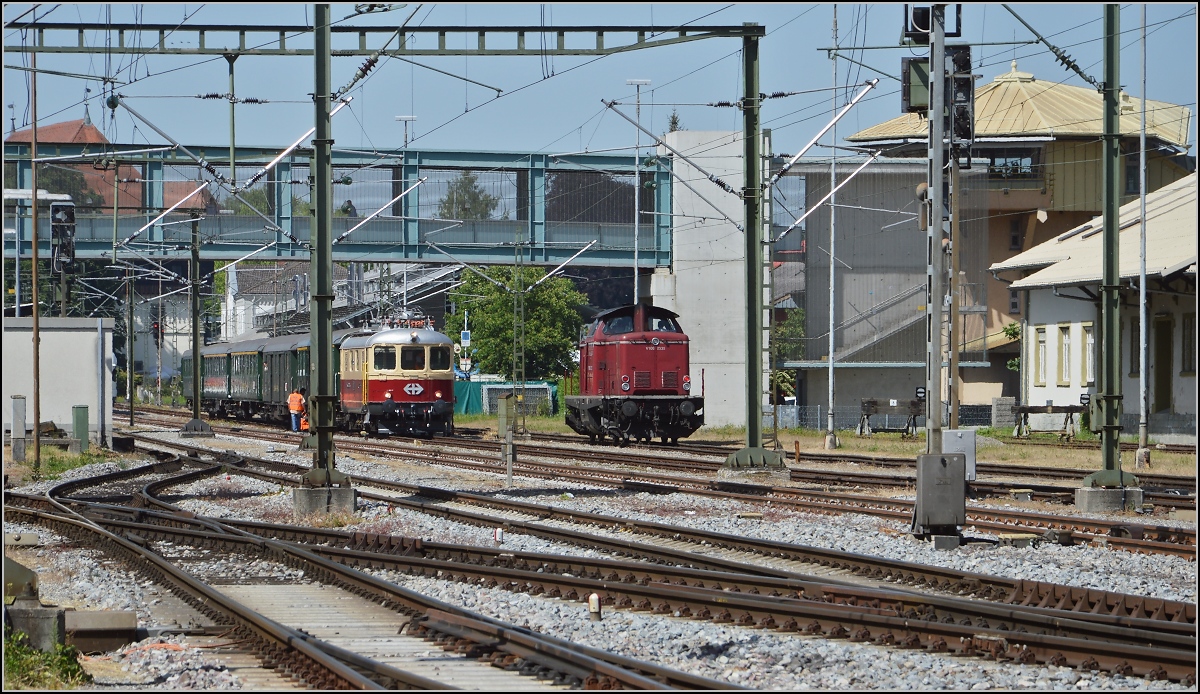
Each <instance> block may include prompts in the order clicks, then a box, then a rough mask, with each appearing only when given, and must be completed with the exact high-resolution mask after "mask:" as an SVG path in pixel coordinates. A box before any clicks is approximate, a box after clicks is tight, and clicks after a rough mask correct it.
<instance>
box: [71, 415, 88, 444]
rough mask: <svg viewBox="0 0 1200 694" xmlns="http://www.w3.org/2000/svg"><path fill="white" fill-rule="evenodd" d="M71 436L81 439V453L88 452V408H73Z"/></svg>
mask: <svg viewBox="0 0 1200 694" xmlns="http://www.w3.org/2000/svg"><path fill="white" fill-rule="evenodd" d="M71 436H74V437H75V438H77V439H79V452H80V453H87V452H88V441H89V439H88V408H87V405H75V406H73V407H72V408H71Z"/></svg>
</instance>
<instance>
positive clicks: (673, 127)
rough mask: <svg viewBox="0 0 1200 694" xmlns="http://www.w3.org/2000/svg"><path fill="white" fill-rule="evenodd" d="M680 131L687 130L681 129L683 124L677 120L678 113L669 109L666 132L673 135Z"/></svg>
mask: <svg viewBox="0 0 1200 694" xmlns="http://www.w3.org/2000/svg"><path fill="white" fill-rule="evenodd" d="M680 130H687V128H685V127H683V122H682V121H680V120H679V112H678V111H676V110H675V109H671V117H670V118H669V119H668V120H667V132H669V133H673V132H677V131H680Z"/></svg>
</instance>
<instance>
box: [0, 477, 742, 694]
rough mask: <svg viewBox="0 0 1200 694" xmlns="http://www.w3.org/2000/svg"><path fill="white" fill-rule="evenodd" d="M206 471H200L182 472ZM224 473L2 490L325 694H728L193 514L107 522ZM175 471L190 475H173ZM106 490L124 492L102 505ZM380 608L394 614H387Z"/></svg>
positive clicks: (40, 520) (22, 510)
mask: <svg viewBox="0 0 1200 694" xmlns="http://www.w3.org/2000/svg"><path fill="white" fill-rule="evenodd" d="M196 466H199V467H200V469H191V470H186V471H185V469H186V468H188V467H196ZM219 469H220V468H219V467H218V468H216V469H214V468H213V467H212V466H211V465H204V463H203V462H201V461H199V460H196V459H192V460H186V459H174V460H171V461H167V462H162V463H158V464H155V465H151V466H147V467H146V468H139V469H134V470H129V471H122V472H119V473H113V474H111V475H105V476H103V478H101V479H85V480H76V481H73V482H70V483H67V484H64V485H59V486H58V487H55V488H54V489H53V490H51V491H50V492H49V493H47V494H46V495H45V496H31V495H16V494H8V493H6V498H5V501H6V503H5V513H6V517H8V516H9V515H10V514H11V517H12V518H13V519H15V520H19V521H21V522H25V523H33V524H38V525H43V526H46V527H49V528H51V529H53V530H55V531H56V532H58V533H60V534H64V535H66V536H69V537H72V538H75V539H76V540H78V541H80V542H84V543H87V544H96V545H99V546H101V548H102V549H104V550H105V551H112V550H113V548H114V543H115V545H116V547H117V548H118V549H119V550H123V551H118V554H121V555H122V559H123V560H125V561H126V562H127V563H128V564H129V565H130V566H132V567H133V568H134V570H135V571H137V572H138V573H140V574H142V575H147V574H149V575H150V576H151V578H152V580H155V582H156V583H159V584H160V585H163V586H165V587H166V588H167V589H169V590H171V591H173V592H175V593H176V594H179V595H180V596H181V597H182V598H183V599H184V600H186V601H187V602H189V603H190V604H192V605H193V606H194V607H196V608H197V609H199V610H201V611H202V612H204V613H205V614H206V615H208V616H209V617H210V618H212V619H213V620H214V621H215V622H216V624H217V625H218V626H219V628H220V629H221V631H222V632H223V633H224V634H225V635H226V636H227V637H229V638H231V639H233V640H236V641H240V642H249V641H256V648H255V652H256V653H257V654H258V656H259V657H260V658H261V659H262V660H263V661H264V663H266V664H267V665H268V666H269V667H275V668H282V669H284V670H285V671H287V672H289V673H291V674H292V676H293V677H298V678H300V679H302V680H303V681H305V682H306V683H308V684H309V685H310V686H314V687H318V688H321V689H333V688H336V689H346V688H353V689H379V688H384V689H451V688H460V687H465V688H476V689H484V690H491V691H537V690H560V689H571V688H589V689H614V688H625V689H657V688H683V689H689V690H698V689H701V690H702V689H728V688H730V687H729V685H728V684H727V683H724V682H717V681H715V680H708V679H705V678H702V677H695V676H692V675H687V674H686V673H680V672H677V671H673V670H671V669H669V668H662V667H659V666H656V665H653V664H649V663H641V662H639V661H635V660H633V659H629V658H621V657H620V656H612V655H610V654H605V657H604V658H597V657H595V656H597V655H600V653H599V652H596V651H594V650H592V649H584V648H580V647H575V646H574V645H573V644H568V643H564V642H561V640H558V639H553V638H551V637H546V636H543V635H540V634H537V633H535V632H530V631H529V630H522V629H519V628H514V627H512V626H510V625H506V624H504V623H501V622H498V621H497V620H492V619H489V618H486V617H483V616H482V615H477V614H474V613H471V612H470V611H467V610H461V609H457V608H452V607H450V606H447V605H445V604H443V603H440V602H438V601H436V600H431V599H428V598H425V597H424V596H421V595H420V594H417V593H414V592H412V591H407V590H405V589H403V588H400V587H399V586H395V585H392V584H389V583H388V582H386V581H381V580H379V579H376V578H374V577H372V576H369V575H366V574H363V573H362V572H359V571H357V570H355V569H353V568H352V567H348V566H346V565H343V564H339V563H337V562H333V561H331V560H329V559H326V558H324V557H321V556H319V555H316V554H313V553H312V552H310V551H308V550H307V549H306V548H302V547H298V546H295V545H294V544H284V543H278V542H275V541H273V540H264V539H262V538H261V537H256V536H254V535H251V534H250V533H247V532H245V531H233V532H230V531H228V530H226V529H225V528H223V526H222V525H221V524H220V523H219V522H217V521H214V520H210V519H201V520H199V521H196V522H190V523H189V522H187V521H188V520H191V519H190V518H187V516H192V518H194V514H183V515H174V516H173V518H172V519H171V520H170V521H169V522H168V523H167V524H164V525H156V524H153V523H140V522H133V523H125V524H122V523H120V522H113V521H111V520H108V519H106V518H105V514H106V513H107V514H111V513H113V511H114V510H116V512H117V513H121V512H122V511H124V512H126V513H134V514H139V515H140V514H144V513H146V512H145V511H144V510H139V509H137V508H136V507H128V506H121V505H120V504H112V503H104V502H120V501H122V500H136V501H137V502H139V503H145V502H147V501H149V502H150V503H151V505H153V506H156V507H158V508H164V509H171V510H173V511H175V512H177V511H178V509H173V507H171V506H170V505H169V504H166V503H164V502H160V501H156V500H154V499H153V495H152V494H147V493H146V492H145V489H146V488H148V487H155V486H159V487H166V486H172V485H175V484H179V483H182V482H185V481H188V480H193V479H198V478H203V477H206V476H210V475H212V474H214V472H219ZM174 472H178V473H180V474H176V475H175V476H174V477H170V475H171V473H174ZM148 479H149V480H151V481H149V482H147V481H146V480H148ZM139 485H140V489H141V491H140V492H137V493H135V494H134V495H132V497H133V498H131V495H130V494H128V493H126V492H128V491H129V490H130V489H132V488H135V487H139ZM98 489H105V490H107V491H109V492H115V493H108V494H104V495H100V494H97V493H96V490H98ZM81 491H82V492H86V493H87V496H86V497H85V498H83V499H76V498H71V497H70V495H71V494H73V493H79V492H81ZM83 518H86V519H87V520H86V521H84V520H80V519H83ZM185 519H187V520H185ZM95 524H99V525H101V526H104V528H105V529H104V530H100V529H99V528H96V527H95ZM214 559H219V560H221V561H222V562H223V564H224V565H230V564H233V565H239V566H245V565H261V563H263V562H267V563H272V562H273V563H278V564H284V565H287V566H289V567H291V568H293V569H295V570H297V571H299V572H301V573H302V574H303V575H305V576H308V577H316V580H315V581H312V582H308V583H305V584H302V585H301V586H299V587H297V586H296V585H294V582H288V590H287V591H285V592H283V593H281V591H280V590H279V582H278V580H267V581H262V580H258V578H257V577H256V576H254V575H242V576H240V577H239V578H238V579H237V580H233V581H230V580H229V579H228V578H227V577H222V578H221V579H219V583H218V584H217V585H213V584H206V583H204V582H203V581H201V580H200V579H198V578H196V577H195V573H198V572H197V571H196V569H195V567H196V566H204V565H205V564H206V563H208V562H210V561H212V560H214ZM185 569H190V571H189V570H185ZM268 573H277V572H268ZM306 598H308V599H318V598H319V599H320V602H309V600H308V599H306ZM318 605H319V606H320V607H315V606H318ZM380 605H382V606H383V607H385V608H387V609H385V610H383V611H380V609H379V606H380ZM244 625H249V627H248V628H247V627H245V626H244ZM255 629H257V632H256V631H254V630H255ZM258 632H262V633H261V634H260V633H258ZM263 634H265V636H264V635H263ZM255 636H258V638H257V640H256V639H255ZM429 642H432V643H433V650H445V651H447V652H448V653H449V655H445V656H440V657H436V658H431V657H430V651H431V646H430V643H429ZM589 651H590V652H589ZM531 679H532V680H533V681H531Z"/></svg>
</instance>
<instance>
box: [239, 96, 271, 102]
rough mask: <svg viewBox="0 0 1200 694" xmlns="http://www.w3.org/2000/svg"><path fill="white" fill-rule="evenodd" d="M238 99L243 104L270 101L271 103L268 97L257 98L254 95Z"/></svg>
mask: <svg viewBox="0 0 1200 694" xmlns="http://www.w3.org/2000/svg"><path fill="white" fill-rule="evenodd" d="M238 101H239V102H240V103H243V104H269V103H271V102H269V101H267V100H266V99H256V98H254V97H248V98H245V99H238Z"/></svg>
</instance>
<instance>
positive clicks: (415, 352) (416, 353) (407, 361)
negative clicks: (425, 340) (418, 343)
mask: <svg viewBox="0 0 1200 694" xmlns="http://www.w3.org/2000/svg"><path fill="white" fill-rule="evenodd" d="M400 368H401V369H403V370H405V371H423V370H424V369H425V348H424V347H401V348H400Z"/></svg>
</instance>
